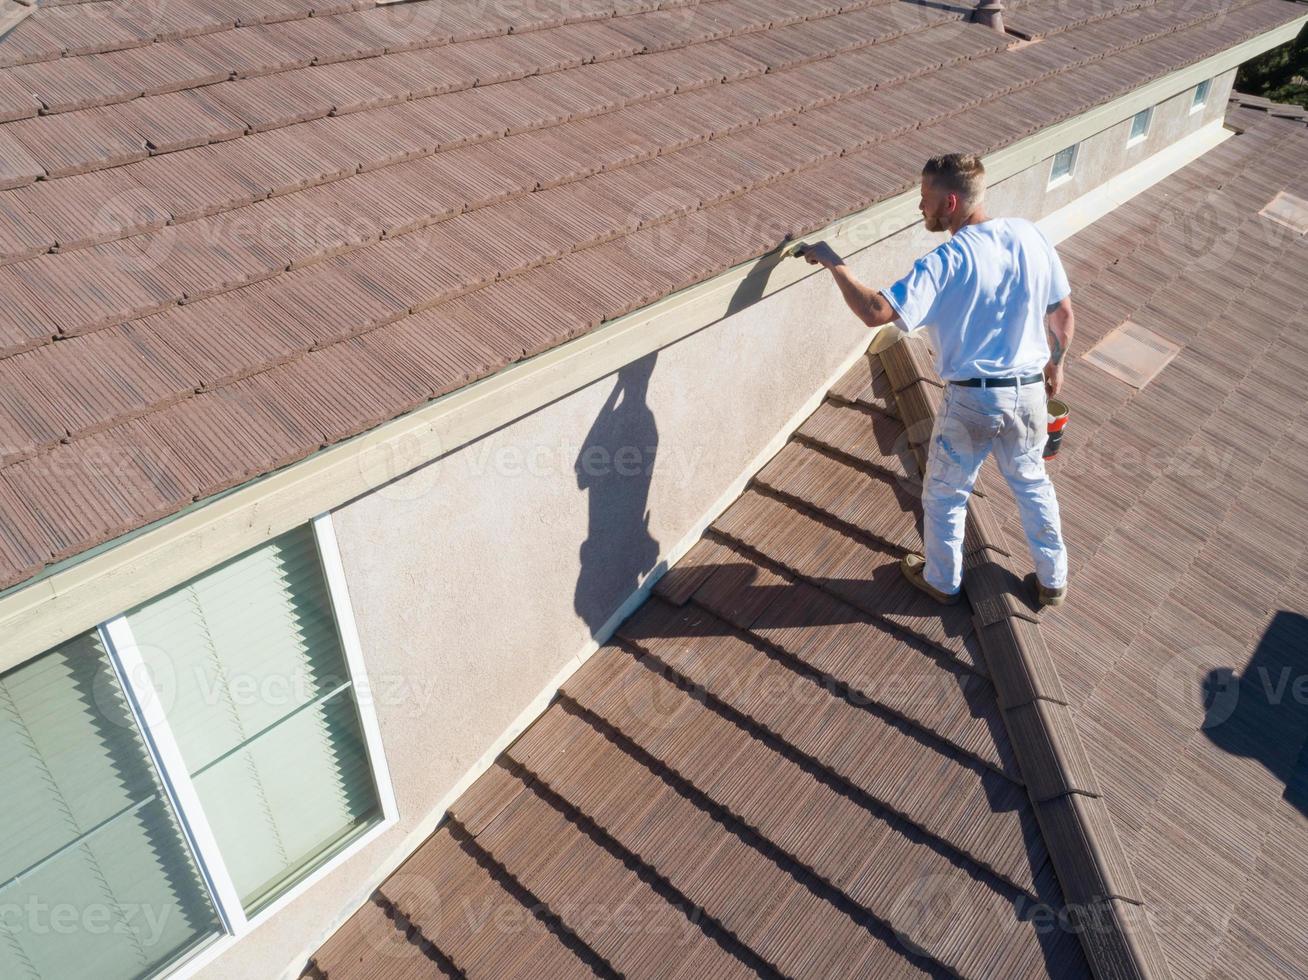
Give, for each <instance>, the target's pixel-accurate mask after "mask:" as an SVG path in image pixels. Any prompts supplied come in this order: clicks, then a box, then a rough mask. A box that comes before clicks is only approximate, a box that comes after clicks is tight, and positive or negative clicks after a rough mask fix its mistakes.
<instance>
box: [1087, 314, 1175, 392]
mask: <svg viewBox="0 0 1308 980" xmlns="http://www.w3.org/2000/svg"><path fill="white" fill-rule="evenodd" d="M1180 352H1181V347H1180V345H1179V344H1174V343H1172V342H1171V341H1170V340H1167V339H1165V338H1163V337H1160V336H1158V334H1156V333H1154V332H1153V331H1152V330H1146V329H1145V328H1144V327H1142V326H1140V324H1138V323H1136V322H1134V321H1132V320H1127V321H1125V322H1124V323H1122V324H1120V325H1119V326H1116V327H1114V328H1113V329H1112V330H1110V331H1108V334H1107V336H1105V337H1104V339H1103V340H1101V341H1099V343H1097V344H1095V345H1094V346H1093V347H1091V348H1090V350H1088V351H1087V352H1086V353H1085V356H1084V360H1087V361H1089V362H1090V363H1091V364H1093V365H1094V366H1095V367H1097V368H1101V369H1102V370H1104V371H1107V372H1108V373H1109V374H1111V375H1112V376H1113V377H1114V378H1117V379H1118V380H1120V381H1125V382H1126V383H1127V384H1129V385H1130V386H1131V387H1132V388H1143V387H1144V386H1145V385H1147V384H1148V383H1149V382H1150V381H1152V380H1153V379H1154V377H1155V376H1156V375H1157V374H1158V372H1159V371H1161V370H1162V369H1163V368H1165V367H1167V365H1168V362H1170V361H1171V360H1172V358H1174V357H1175V356H1176V355H1177V354H1179V353H1180Z"/></svg>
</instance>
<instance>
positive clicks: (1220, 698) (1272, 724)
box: [1204, 610, 1308, 816]
mask: <svg viewBox="0 0 1308 980" xmlns="http://www.w3.org/2000/svg"><path fill="white" fill-rule="evenodd" d="M1204 710H1205V712H1206V713H1207V721H1206V722H1205V724H1204V734H1206V735H1207V736H1208V738H1209V739H1211V740H1212V742H1213V744H1214V745H1216V746H1218V747H1219V748H1221V749H1224V750H1226V751H1227V752H1230V753H1232V754H1233V755H1241V756H1246V757H1248V758H1251V759H1256V760H1258V761H1259V762H1261V763H1262V764H1263V765H1264V766H1266V767H1267V769H1268V770H1269V771H1270V772H1272V773H1273V774H1274V775H1275V776H1276V778H1277V779H1279V780H1281V782H1283V783H1284V784H1285V799H1286V800H1287V801H1289V802H1290V803H1292V804H1293V805H1294V806H1295V807H1297V808H1298V809H1299V811H1300V812H1301V813H1303V814H1304V815H1305V816H1308V618H1306V617H1304V616H1301V615H1299V614H1298V613H1294V612H1287V611H1285V610H1281V611H1279V612H1278V613H1277V614H1276V615H1275V616H1273V617H1272V622H1271V623H1270V625H1268V627H1267V630H1266V632H1264V633H1263V636H1262V639H1260V640H1259V641H1258V647H1257V649H1255V650H1254V653H1253V656H1252V657H1251V658H1250V659H1249V663H1248V665H1247V666H1246V667H1245V669H1244V674H1243V675H1241V676H1239V677H1237V676H1236V674H1235V671H1233V670H1232V669H1231V668H1229V667H1220V668H1218V669H1217V670H1213V671H1210V672H1209V673H1208V676H1207V678H1206V680H1205V683H1204Z"/></svg>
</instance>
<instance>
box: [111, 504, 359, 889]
mask: <svg viewBox="0 0 1308 980" xmlns="http://www.w3.org/2000/svg"><path fill="white" fill-rule="evenodd" d="M127 622H128V625H129V626H130V627H131V630H132V634H133V636H134V637H135V640H136V643H137V646H138V648H139V650H140V654H141V657H142V660H143V661H144V662H145V664H146V666H147V668H148V669H149V671H150V674H151V676H152V678H153V680H154V684H155V688H156V690H157V691H158V692H159V697H160V700H161V702H162V704H163V707H164V709H165V712H166V714H167V717H168V721H169V725H170V727H171V728H172V730H173V734H174V736H175V738H176V740H177V743H178V748H179V749H180V751H181V754H182V757H183V759H184V761H185V763H186V768H187V770H188V772H189V773H190V775H191V778H192V781H193V782H194V785H195V789H196V792H197V794H198V796H199V798H200V803H201V805H202V806H203V808H204V812H205V816H206V817H207V819H208V822H209V825H210V827H211V829H212V831H213V834H214V837H215V839H216V840H217V843H218V847H219V849H220V851H221V852H222V856H223V860H224V862H225V863H226V865H227V868H228V871H229V873H230V874H231V876H232V879H233V881H234V883H235V885H236V889H237V892H238V893H239V895H240V897H241V903H242V905H243V906H244V907H245V909H246V912H247V914H253V913H254V912H257V911H258V910H259V909H260V908H261V907H263V906H265V905H266V904H267V903H268V902H269V901H271V900H272V899H273V898H274V897H276V895H277V894H278V893H279V892H280V891H281V890H282V888H283V887H284V886H286V885H287V884H288V883H290V882H292V881H294V880H295V879H296V878H298V877H300V876H301V875H302V874H304V873H305V872H307V871H308V870H309V869H310V868H312V867H313V866H315V865H316V864H317V863H319V861H321V860H322V859H323V858H325V857H326V856H327V855H328V854H330V853H332V852H334V851H335V850H337V849H338V848H339V847H341V846H342V845H343V844H344V843H346V842H347V841H348V840H349V839H351V838H352V837H354V836H355V835H357V834H358V833H360V832H361V831H362V830H363V829H365V828H366V827H367V826H369V825H370V824H371V823H372V822H373V821H374V820H375V819H376V818H377V817H378V816H379V814H380V804H379V800H378V797H377V793H376V788H375V783H374V779H373V774H372V771H371V767H370V766H369V763H368V755H367V750H366V746H365V742H364V738H363V734H362V731H361V728H360V725H359V717H358V710H357V705H356V702H355V691H354V688H353V684H352V683H351V681H350V679H349V674H348V670H347V668H346V664H345V658H344V653H343V651H342V648H341V644H340V640H339V636H338V633H337V628H336V621H335V615H334V612H333V609H332V604H331V598H330V595H329V592H328V587H327V582H326V578H325V576H324V574H323V570H322V566H321V562H320V559H319V556H318V550H317V544H316V542H315V539H314V535H313V530H312V528H311V527H310V526H305V527H302V528H297V529H295V530H293V531H290V532H288V533H286V534H284V535H282V536H280V537H278V538H276V539H274V540H273V541H271V542H269V543H268V544H265V545H263V546H261V547H259V548H257V549H255V550H253V551H250V552H247V553H246V554H244V555H241V556H239V557H237V558H234V559H232V560H231V561H229V562H227V563H225V564H223V565H220V566H218V567H217V568H215V569H213V570H211V571H210V572H207V573H205V574H204V575H201V576H200V577H198V578H196V579H194V580H192V581H191V582H189V583H187V584H186V585H184V586H182V587H180V588H178V589H175V590H174V591H172V592H170V593H168V594H166V595H164V596H162V597H160V598H158V599H155V600H153V601H151V602H149V603H147V604H146V605H144V606H142V607H141V608H139V609H137V610H135V611H133V612H131V613H128V615H127Z"/></svg>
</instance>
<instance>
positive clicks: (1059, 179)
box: [1045, 141, 1081, 190]
mask: <svg viewBox="0 0 1308 980" xmlns="http://www.w3.org/2000/svg"><path fill="white" fill-rule="evenodd" d="M1069 151H1070V152H1071V154H1072V159H1071V160H1070V161H1069V162H1068V164H1067V173H1063V174H1058V175H1057V176H1055V175H1054V170H1055V168H1056V167H1057V166H1058V158H1059V157H1060V156H1062V155H1063V154H1064V153H1067V152H1069ZM1080 157H1081V144H1080V142H1079V141H1078V142H1076V143H1073V144H1072V145H1071V146H1065V147H1063V148H1062V149H1061V150H1059V151H1058V152H1057V153H1055V154H1054V155H1053V156H1052V157H1051V158H1050V162H1049V182H1048V183H1047V184H1046V185H1045V190H1052V189H1053V188H1055V187H1061V186H1062V185H1063V184H1066V183H1067V182H1068V181H1069V180H1071V179H1072V177H1073V176H1074V175H1075V174H1076V162H1077V160H1079V159H1080Z"/></svg>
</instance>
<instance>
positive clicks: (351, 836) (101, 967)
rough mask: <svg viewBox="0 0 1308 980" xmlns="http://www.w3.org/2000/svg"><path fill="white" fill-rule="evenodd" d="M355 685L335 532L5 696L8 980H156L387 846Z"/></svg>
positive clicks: (123, 619) (116, 628)
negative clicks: (43, 913) (360, 848)
mask: <svg viewBox="0 0 1308 980" xmlns="http://www.w3.org/2000/svg"><path fill="white" fill-rule="evenodd" d="M362 683H365V681H364V678H363V674H362V663H361V658H360V655H359V651H358V640H357V637H356V635H355V630H354V624H353V619H352V618H351V615H350V611H349V607H348V601H347V599H346V596H345V593H344V578H343V574H342V572H341V569H340V559H339V556H338V555H337V552H336V545H335V538H334V536H333V535H332V532H331V524H330V521H329V519H328V518H325V517H324V518H320V519H319V520H318V521H315V522H314V523H313V524H312V525H305V526H304V527H300V528H297V529H295V530H293V531H290V532H288V533H286V534H283V535H281V536H280V537H278V538H275V539H274V540H272V541H270V542H268V543H267V544H265V545H263V546H261V547H259V548H256V549H253V550H252V551H249V552H247V553H245V554H243V555H239V556H237V557H236V558H233V559H231V560H230V561H227V562H224V563H223V564H222V565H220V566H218V567H217V568H214V569H211V570H210V571H208V572H206V573H204V574H203V575H200V576H198V577H196V578H195V579H193V580H191V581H190V582H187V583H185V584H183V585H181V586H179V587H178V588H176V589H174V590H172V591H171V592H169V593H167V594H165V595H163V596H160V597H158V598H156V599H153V600H151V601H150V602H147V603H145V604H143V605H142V606H140V607H138V608H136V609H133V610H131V611H129V612H128V613H126V614H125V615H123V616H119V617H117V618H116V619H114V620H111V621H110V622H108V623H106V624H104V625H103V626H101V627H100V628H98V629H96V630H93V631H91V632H89V633H87V634H84V635H83V636H81V637H78V638H76V639H75V640H72V641H69V642H68V643H65V644H64V645H63V646H61V647H59V648H57V649H55V650H52V651H49V652H47V653H45V654H43V655H41V656H40V657H37V658H36V659H34V660H31V661H28V662H27V663H25V664H22V665H20V666H18V667H16V668H14V669H13V670H11V671H9V672H7V673H5V674H3V675H0V743H3V745H4V750H5V751H4V755H3V757H0V770H2V771H3V776H0V778H2V779H3V780H4V784H5V787H6V793H5V796H6V804H5V807H4V809H3V811H0V828H3V830H4V833H3V834H0V915H5V916H6V917H7V918H9V919H10V920H12V919H13V918H14V915H13V913H12V910H14V909H18V910H20V911H19V915H18V921H17V922H16V923H15V922H14V921H7V922H4V923H3V925H5V926H8V927H9V929H8V931H7V933H4V932H0V935H3V936H4V938H5V939H6V940H7V942H5V943H0V976H4V977H11V976H12V977H24V978H32V980H44V978H60V980H63V978H76V977H88V978H90V977H95V978H96V980H100V978H108V980H113V978H118V977H122V978H128V977H138V976H140V977H143V976H150V975H153V974H157V973H160V972H163V971H165V970H167V969H168V968H169V967H170V966H172V965H175V964H177V963H178V962H180V961H181V960H182V959H183V958H185V957H187V956H188V955H191V954H194V953H196V952H197V950H198V949H199V948H200V947H202V946H205V945H208V946H209V947H211V948H216V947H218V946H219V944H221V943H222V941H223V937H233V936H237V937H239V936H240V935H242V934H244V933H245V932H247V931H249V929H251V928H253V926H254V925H256V924H258V922H260V921H262V919H264V918H266V917H267V916H268V915H271V914H272V913H273V912H274V911H275V910H276V908H277V907H279V906H280V904H284V903H285V902H287V901H289V900H290V899H291V897H293V895H294V894H296V893H297V892H298V890H300V889H302V888H304V887H308V884H309V883H310V882H311V880H313V878H314V877H315V876H317V875H321V874H324V873H326V870H327V868H328V866H329V865H330V864H332V863H333V862H334V860H337V859H340V858H342V856H343V852H344V851H346V850H347V849H352V848H351V845H356V844H359V843H362V841H363V840H364V839H365V838H366V839H371V838H372V837H373V836H374V835H375V834H376V833H379V832H381V831H382V830H384V829H385V828H386V827H387V826H389V825H390V823H392V822H393V821H394V819H395V805H394V800H393V797H392V795H391V792H390V783H389V777H388V775H387V772H386V767H385V761H384V759H383V757H382V754H381V749H380V740H379V737H378V733H377V728H376V721H375V718H374V717H373V715H372V712H371V709H370V707H369V706H368V704H367V702H366V700H365V699H363V698H361V697H359V696H357V695H356V690H357V688H358V686H359V685H361V684H362ZM11 790H12V791H11ZM11 801H12V802H11ZM44 908H49V909H51V910H55V909H71V910H73V911H67V912H62V913H60V914H61V915H62V918H61V919H58V920H57V921H73V922H74V923H75V924H76V925H77V927H76V928H75V929H73V930H72V931H71V932H69V931H68V930H64V931H63V932H59V931H57V930H55V929H53V928H52V926H51V925H50V924H49V923H46V922H44V921H41V918H40V916H39V915H38V914H37V913H36V912H29V911H28V910H29V909H44ZM78 916H80V919H79V918H77V917H78ZM92 920H94V923H95V925H96V926H99V927H98V928H93V927H92ZM51 921H52V922H54V921H56V919H54V918H53V917H52V918H51ZM15 926H16V928H15ZM65 933H67V934H65Z"/></svg>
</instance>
